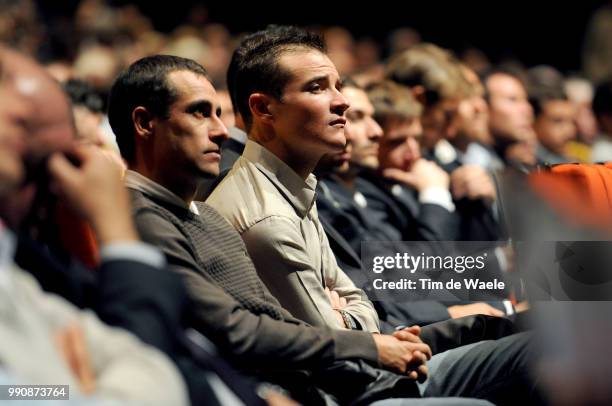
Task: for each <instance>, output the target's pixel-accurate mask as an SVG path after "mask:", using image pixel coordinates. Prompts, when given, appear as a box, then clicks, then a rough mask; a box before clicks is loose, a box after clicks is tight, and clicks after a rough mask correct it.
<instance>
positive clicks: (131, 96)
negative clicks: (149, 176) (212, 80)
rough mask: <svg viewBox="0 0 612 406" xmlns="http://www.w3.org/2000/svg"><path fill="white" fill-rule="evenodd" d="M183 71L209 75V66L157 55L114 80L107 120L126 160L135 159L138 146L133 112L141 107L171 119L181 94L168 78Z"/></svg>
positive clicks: (133, 65) (137, 64)
mask: <svg viewBox="0 0 612 406" xmlns="http://www.w3.org/2000/svg"><path fill="white" fill-rule="evenodd" d="M180 70H186V71H190V72H193V73H195V74H197V75H202V76H205V77H207V78H208V73H207V72H206V69H204V68H203V67H202V65H200V64H199V63H197V62H195V61H193V60H191V59H186V58H181V57H178V56H171V55H155V56H148V57H145V58H142V59H140V60H138V61H136V62H134V63H133V64H131V65H130V66H129V67H128V68H127V69H126V70H124V71H123V72H121V73H120V74H119V76H118V77H117V79H115V82H114V83H113V86H112V88H111V91H110V96H109V99H108V121H109V122H110V125H111V127H112V129H113V132H114V133H115V136H116V137H117V145H118V146H119V150H120V151H121V155H122V156H123V158H124V159H125V160H126V161H127V162H133V160H134V157H135V148H136V145H135V142H134V123H133V122H132V112H133V111H134V109H135V108H136V107H138V106H142V107H145V108H146V109H147V110H148V111H149V112H150V113H151V114H153V115H154V116H156V117H160V118H168V111H169V107H170V106H171V105H172V104H173V103H174V102H175V101H176V98H177V96H178V95H177V93H176V89H174V88H173V87H172V86H171V84H170V83H169V82H168V80H167V77H168V74H169V73H171V72H175V71H180Z"/></svg>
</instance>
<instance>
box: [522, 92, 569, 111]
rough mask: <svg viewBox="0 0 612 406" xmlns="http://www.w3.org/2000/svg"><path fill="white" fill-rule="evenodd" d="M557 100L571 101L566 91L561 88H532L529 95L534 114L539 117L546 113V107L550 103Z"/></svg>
mask: <svg viewBox="0 0 612 406" xmlns="http://www.w3.org/2000/svg"><path fill="white" fill-rule="evenodd" d="M555 100H564V101H567V100H569V99H568V98H567V94H566V93H565V90H563V88H562V87H561V86H550V87H545V86H541V87H539V88H532V89H531V94H529V103H531V107H533V114H534V115H535V117H538V116H539V115H540V114H542V112H543V111H544V105H545V104H546V103H548V102H550V101H555Z"/></svg>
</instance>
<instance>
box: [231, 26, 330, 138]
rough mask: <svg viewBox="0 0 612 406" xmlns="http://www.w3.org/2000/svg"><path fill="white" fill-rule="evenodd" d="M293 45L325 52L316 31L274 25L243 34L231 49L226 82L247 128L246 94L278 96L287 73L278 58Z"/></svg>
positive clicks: (279, 97) (280, 95) (248, 110)
mask: <svg viewBox="0 0 612 406" xmlns="http://www.w3.org/2000/svg"><path fill="white" fill-rule="evenodd" d="M296 48H310V49H313V50H317V51H320V52H322V53H326V49H325V44H324V43H323V39H322V38H321V37H320V36H319V35H317V34H314V33H312V32H308V31H306V30H303V29H301V28H298V27H294V26H278V25H270V26H268V27H267V28H266V29H265V30H261V31H257V32H255V33H253V34H250V35H248V36H246V37H245V38H244V39H243V40H242V41H241V43H240V45H239V46H238V48H237V49H236V50H235V51H234V55H233V56H232V63H230V69H229V70H228V81H227V83H228V89H229V92H230V97H232V102H234V103H235V104H236V105H237V107H238V111H239V112H240V114H241V115H242V118H243V120H244V123H245V125H246V126H247V129H248V128H250V126H251V124H252V120H253V117H252V116H251V110H250V109H249V96H250V95H251V94H253V93H255V92H262V93H266V94H269V95H272V96H274V97H276V98H278V99H281V97H282V95H283V89H284V88H285V85H286V84H287V82H288V81H289V79H290V76H289V73H288V72H285V71H283V70H282V69H281V68H280V66H279V64H278V59H279V57H280V56H281V55H282V54H283V53H284V52H285V51H287V50H291V49H296Z"/></svg>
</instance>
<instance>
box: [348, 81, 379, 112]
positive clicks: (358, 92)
mask: <svg viewBox="0 0 612 406" xmlns="http://www.w3.org/2000/svg"><path fill="white" fill-rule="evenodd" d="M342 94H344V96H345V97H346V98H347V100H348V101H349V103H350V105H351V106H350V107H349V110H347V112H348V111H361V112H363V113H364V114H367V115H373V114H374V106H373V105H372V102H370V98H369V97H368V94H367V93H366V92H365V90H362V89H359V88H356V87H352V86H349V87H344V88H342Z"/></svg>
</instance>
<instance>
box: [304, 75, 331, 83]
mask: <svg viewBox="0 0 612 406" xmlns="http://www.w3.org/2000/svg"><path fill="white" fill-rule="evenodd" d="M328 79H329V76H328V75H319V76H315V77H314V78H312V79H310V80H309V81H308V83H314V82H321V81H324V80H328Z"/></svg>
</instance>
